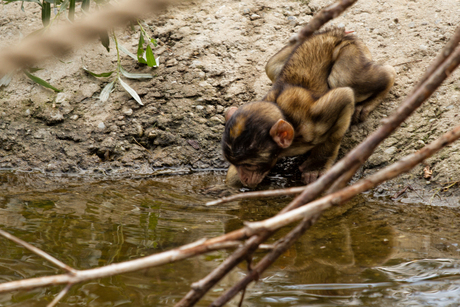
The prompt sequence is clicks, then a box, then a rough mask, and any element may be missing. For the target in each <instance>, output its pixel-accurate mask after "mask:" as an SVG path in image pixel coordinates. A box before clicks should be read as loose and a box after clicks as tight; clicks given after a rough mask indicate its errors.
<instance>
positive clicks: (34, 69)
mask: <svg viewBox="0 0 460 307" xmlns="http://www.w3.org/2000/svg"><path fill="white" fill-rule="evenodd" d="M27 70H28V71H29V72H30V73H34V72H37V71H39V70H43V68H40V67H29V68H27Z"/></svg>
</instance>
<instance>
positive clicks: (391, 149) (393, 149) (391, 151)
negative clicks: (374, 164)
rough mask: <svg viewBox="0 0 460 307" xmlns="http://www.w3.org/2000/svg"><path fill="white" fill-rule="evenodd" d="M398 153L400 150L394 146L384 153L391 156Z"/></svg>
mask: <svg viewBox="0 0 460 307" xmlns="http://www.w3.org/2000/svg"><path fill="white" fill-rule="evenodd" d="M397 151H398V148H396V147H395V146H392V147H390V148H387V149H385V151H384V153H386V154H389V155H393V154H395V153H396V152H397Z"/></svg>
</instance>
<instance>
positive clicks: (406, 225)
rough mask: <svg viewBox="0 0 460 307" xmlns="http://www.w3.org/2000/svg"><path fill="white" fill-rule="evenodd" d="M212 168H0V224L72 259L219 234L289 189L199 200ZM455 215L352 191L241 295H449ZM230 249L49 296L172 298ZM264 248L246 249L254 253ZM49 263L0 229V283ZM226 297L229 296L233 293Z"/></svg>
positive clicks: (376, 302)
mask: <svg viewBox="0 0 460 307" xmlns="http://www.w3.org/2000/svg"><path fill="white" fill-rule="evenodd" d="M223 177H224V176H223V175H222V174H209V173H208V174H204V173H196V174H188V175H181V176H157V177H141V178H119V179H117V180H111V181H109V180H104V178H103V177H101V178H97V177H92V178H91V177H69V176H54V177H47V176H44V175H42V174H27V173H11V172H0V227H1V229H4V230H6V231H8V232H10V233H12V234H14V235H16V236H18V237H19V238H21V239H23V240H25V241H27V242H30V243H32V244H33V245H35V246H36V247H38V248H41V249H42V250H44V251H46V252H47V253H49V254H51V255H53V256H54V257H56V258H58V259H60V260H61V261H63V262H65V263H66V264H68V265H70V266H72V267H74V268H76V269H80V270H83V269H89V268H96V267H100V266H104V265H107V264H111V263H118V262H121V261H126V260H130V259H137V258H139V257H142V256H146V255H151V254H155V253H159V252H162V251H165V250H169V249H171V248H175V247H178V246H181V245H184V244H187V243H190V242H193V241H196V240H198V239H200V238H204V237H206V238H210V237H214V236H219V235H222V234H224V233H226V232H229V231H232V230H235V229H238V228H240V227H241V226H242V225H243V221H254V220H261V219H264V218H267V217H270V216H272V215H274V214H275V213H276V212H277V211H279V210H280V209H281V208H282V207H284V206H285V205H286V204H287V203H288V202H289V200H290V198H288V197H281V198H277V199H274V200H262V199H257V200H244V201H241V202H235V203H231V204H226V205H222V206H218V207H211V208H208V207H205V206H204V205H203V204H204V203H205V202H206V201H209V200H213V199H215V196H213V195H214V194H213V193H216V191H219V189H214V187H215V186H218V187H220V186H221V185H223ZM209 187H213V188H212V189H209ZM459 216H460V210H459V209H458V208H454V207H439V206H438V207H431V206H426V205H421V204H407V203H405V202H393V201H391V200H389V199H386V198H379V199H375V198H372V197H371V195H370V194H369V195H361V196H359V197H357V198H355V199H354V200H353V201H352V202H350V203H348V204H347V205H345V206H343V207H340V208H335V209H333V210H332V211H330V212H328V213H327V214H325V215H324V216H323V217H322V218H321V220H320V221H319V222H318V223H317V224H316V225H315V226H314V227H312V229H310V230H309V231H308V232H307V234H306V235H304V236H303V237H302V238H301V239H300V240H299V241H298V242H297V243H296V244H295V245H294V246H293V247H292V248H291V249H290V250H288V251H287V252H286V253H285V254H284V255H283V256H282V257H281V258H280V259H279V260H278V261H277V262H276V263H275V264H274V265H273V266H272V267H271V268H270V269H269V270H268V271H267V272H266V273H265V274H264V275H263V276H262V277H261V279H260V280H259V282H258V283H256V284H254V285H252V286H251V288H250V289H248V291H247V293H246V299H245V303H244V306H264V307H265V306H299V305H304V306H305V305H308V306H395V305H397V306H458V301H459V300H460V299H459V297H460V246H459V244H460V231H459V230H458V220H459ZM288 231H289V229H282V230H281V231H279V232H278V233H277V236H276V238H279V237H280V236H281V235H283V234H286V233H287V232H288ZM276 238H273V239H271V240H270V242H273V241H274V240H275V239H276ZM229 254H230V251H218V252H213V253H210V254H207V255H202V256H199V257H196V258H191V259H188V260H184V261H181V262H178V263H174V264H169V265H165V266H161V267H157V268H151V269H147V270H143V271H139V272H134V273H129V274H123V275H117V276H113V277H109V278H103V279H99V280H94V281H91V282H87V283H82V284H79V285H75V286H73V287H72V289H71V291H70V292H69V293H68V294H67V295H66V296H65V297H64V299H62V300H61V302H60V304H59V306H172V305H173V304H174V303H175V302H177V301H178V300H180V298H182V296H183V295H185V293H187V292H188V291H189V289H190V284H191V283H193V282H195V281H197V280H199V279H201V278H203V277H204V276H205V275H206V274H207V273H209V272H210V271H211V270H212V269H213V268H215V267H217V266H218V265H219V264H220V263H221V262H222V261H223V260H224V259H225V257H227V256H228V255H229ZM263 255H264V252H258V253H256V255H255V260H256V261H257V260H258V259H260V258H261V257H263ZM245 269H246V266H245V264H242V265H240V266H239V267H237V268H236V269H235V270H233V271H232V272H231V274H229V275H228V276H227V277H226V278H225V279H224V280H222V281H221V282H219V283H218V285H216V287H214V288H213V290H212V291H210V293H209V294H208V295H207V296H206V297H205V298H204V299H203V300H202V301H201V302H200V303H199V304H198V306H207V305H208V304H209V303H210V302H212V300H214V299H215V298H217V297H218V296H219V295H221V294H222V293H223V291H224V290H225V289H228V288H229V287H230V286H231V285H232V284H234V283H235V282H236V281H238V280H239V279H240V278H241V277H242V276H244V275H245ZM59 273H62V271H61V270H60V269H58V268H56V267H55V266H54V265H52V264H50V263H48V262H47V261H45V260H43V259H42V258H40V257H38V256H36V255H35V254H33V253H31V252H29V251H27V250H25V249H24V248H23V247H21V246H18V245H16V244H15V243H13V242H10V241H8V240H6V239H4V238H0V282H7V281H13V280H19V279H24V278H31V277H39V276H46V275H53V274H59ZM62 288H63V286H52V287H46V288H39V289H34V290H28V291H16V292H12V293H5V294H0V306H2V307H3V306H46V304H47V303H49V302H50V301H51V300H52V299H53V298H54V296H55V295H57V294H58V293H59V292H60V290H61V289H62ZM228 306H237V300H234V301H232V302H231V303H229V304H228Z"/></svg>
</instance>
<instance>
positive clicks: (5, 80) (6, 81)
mask: <svg viewBox="0 0 460 307" xmlns="http://www.w3.org/2000/svg"><path fill="white" fill-rule="evenodd" d="M14 74H15V72H14V71H12V72H9V73H7V74H6V75H4V76H3V78H1V79H0V87H2V86H8V84H10V82H11V80H13V76H14Z"/></svg>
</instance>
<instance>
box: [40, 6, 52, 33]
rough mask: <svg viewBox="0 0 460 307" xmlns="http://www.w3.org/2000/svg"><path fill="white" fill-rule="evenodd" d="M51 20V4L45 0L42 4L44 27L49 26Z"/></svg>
mask: <svg viewBox="0 0 460 307" xmlns="http://www.w3.org/2000/svg"><path fill="white" fill-rule="evenodd" d="M50 19H51V4H50V3H49V2H46V1H45V0H43V4H42V22H43V26H44V27H46V26H47V25H49V23H50Z"/></svg>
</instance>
